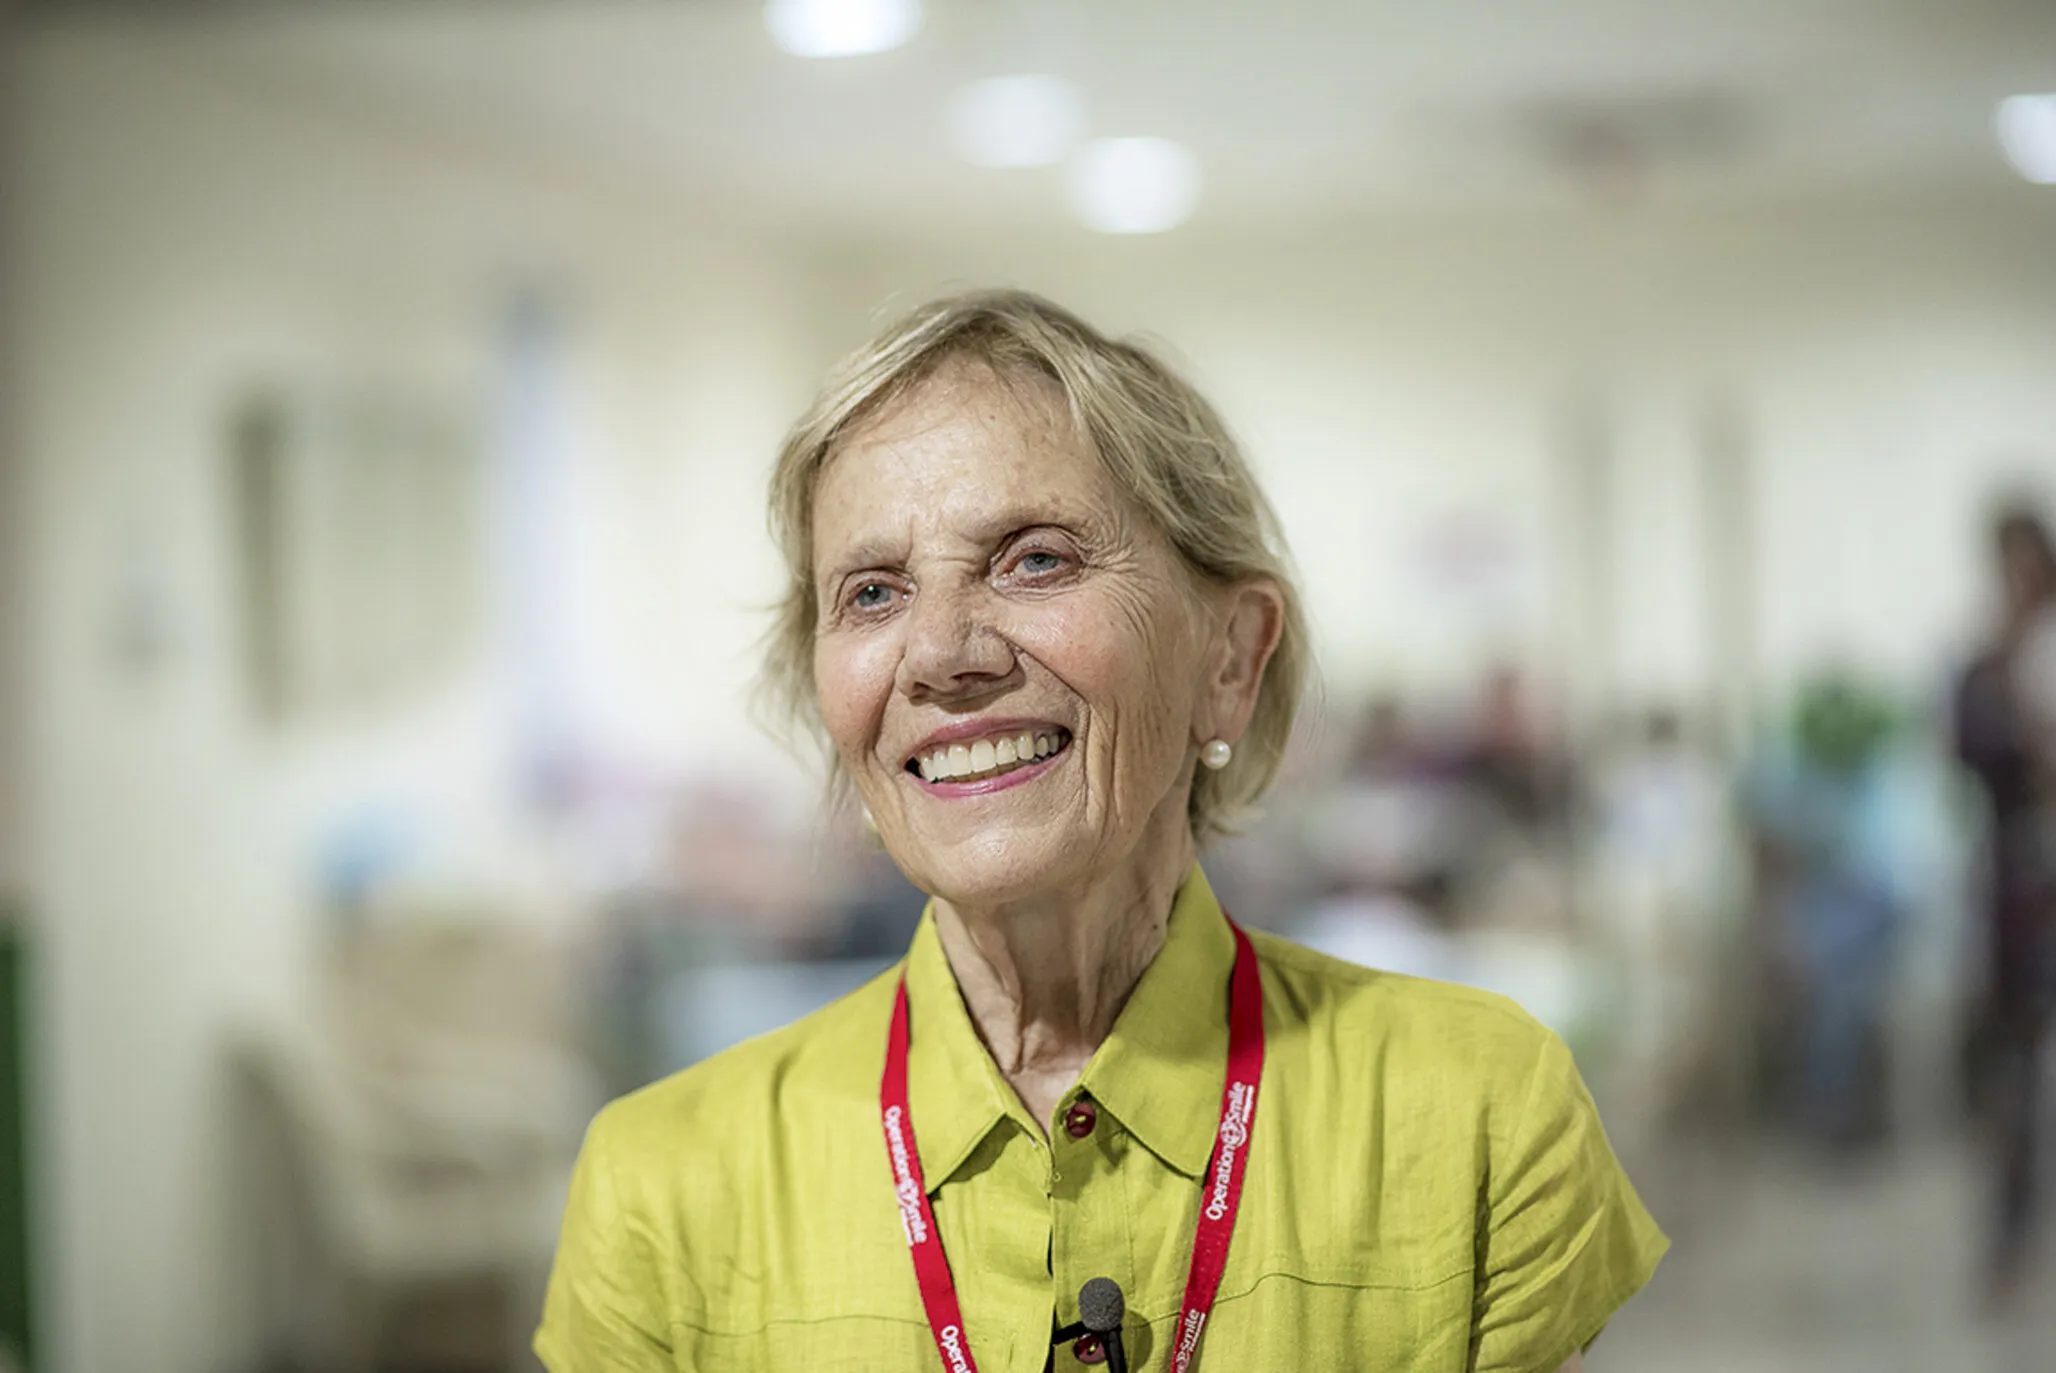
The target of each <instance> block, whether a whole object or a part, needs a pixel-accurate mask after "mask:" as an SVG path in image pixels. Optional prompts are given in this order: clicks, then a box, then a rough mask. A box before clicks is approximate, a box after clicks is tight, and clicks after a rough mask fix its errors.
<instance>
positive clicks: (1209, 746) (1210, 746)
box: [1199, 739, 1235, 772]
mask: <svg viewBox="0 0 2056 1373" xmlns="http://www.w3.org/2000/svg"><path fill="white" fill-rule="evenodd" d="M1234 756H1235V747H1234V745H1232V744H1230V743H1229V742H1228V741H1227V740H1226V739H1209V740H1207V741H1206V747H1205V748H1202V749H1201V750H1200V751H1199V761H1200V762H1202V763H1205V764H1206V765H1207V767H1208V768H1210V769H1212V770H1213V771H1215V772H1219V771H1220V770H1221V769H1222V768H1224V767H1226V766H1228V760H1229V759H1230V758H1233V757H1234Z"/></svg>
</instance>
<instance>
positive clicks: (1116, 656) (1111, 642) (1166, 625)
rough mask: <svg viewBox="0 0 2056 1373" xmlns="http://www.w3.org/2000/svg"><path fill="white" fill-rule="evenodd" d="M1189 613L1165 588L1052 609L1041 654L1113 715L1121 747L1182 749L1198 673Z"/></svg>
mask: <svg viewBox="0 0 2056 1373" xmlns="http://www.w3.org/2000/svg"><path fill="white" fill-rule="evenodd" d="M1188 620H1189V617H1188V616H1187V615H1186V614H1185V613H1184V607H1183V606H1181V605H1179V604H1176V603H1175V602H1169V601H1167V600H1166V599H1165V598H1164V597H1163V596H1162V595H1161V593H1159V594H1157V595H1141V594H1114V595H1109V596H1106V597H1104V598H1095V602H1094V603H1091V604H1086V603H1082V602H1081V603H1075V604H1073V605H1070V606H1066V607H1065V608H1064V612H1063V613H1061V614H1058V615H1053V616H1051V617H1050V618H1049V620H1048V621H1047V622H1046V623H1045V624H1044V625H1042V626H1041V633H1040V634H1039V635H1038V637H1039V638H1040V639H1041V640H1042V643H1041V645H1040V646H1039V649H1038V652H1037V656H1038V657H1040V658H1041V659H1042V661H1043V662H1044V663H1045V664H1046V665H1048V666H1049V667H1050V669H1051V670H1052V671H1054V672H1056V673H1057V674H1058V675H1059V676H1061V677H1062V678H1063V679H1064V681H1065V683H1066V684H1067V685H1068V686H1070V688H1071V689H1072V690H1073V691H1075V692H1077V693H1078V695H1079V696H1080V697H1082V698H1083V699H1084V701H1085V704H1086V705H1087V706H1088V707H1089V708H1090V709H1091V710H1093V711H1094V712H1096V713H1101V714H1105V715H1109V716H1111V717H1112V718H1111V723H1112V724H1113V726H1114V742H1115V743H1116V744H1117V746H1118V747H1119V749H1120V751H1121V752H1122V753H1124V754H1132V752H1133V751H1134V750H1137V749H1140V750H1142V751H1144V752H1150V753H1154V752H1157V751H1160V750H1164V749H1170V750H1172V751H1181V752H1182V750H1183V748H1184V736H1185V734H1186V733H1187V731H1188V730H1189V729H1190V726H1191V721H1190V719H1189V709H1190V705H1191V701H1192V695H1193V692H1192V686H1193V683H1194V681H1196V680H1197V673H1198V667H1197V665H1196V663H1195V662H1194V661H1193V649H1192V637H1191V635H1190V633H1189V632H1188V630H1189V625H1188ZM1166 741H1169V742H1168V743H1167V742H1166Z"/></svg>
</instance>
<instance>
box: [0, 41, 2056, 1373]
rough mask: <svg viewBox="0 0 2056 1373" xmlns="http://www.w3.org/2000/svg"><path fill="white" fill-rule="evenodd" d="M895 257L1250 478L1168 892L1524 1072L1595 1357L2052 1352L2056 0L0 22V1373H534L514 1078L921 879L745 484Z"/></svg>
mask: <svg viewBox="0 0 2056 1373" xmlns="http://www.w3.org/2000/svg"><path fill="white" fill-rule="evenodd" d="M972 287H990V288H1021V289H1023V290H1026V291H1031V292H1035V293H1038V294H1040V295H1044V296H1047V297H1048V298H1049V299H1051V300H1053V301H1056V302H1058V303H1059V304H1061V305H1062V306H1064V307H1065V308H1067V309H1069V310H1072V311H1075V312H1076V313H1077V314H1078V315H1079V316H1081V317H1082V318H1084V319H1085V320H1087V321H1089V322H1090V323H1091V324H1092V325H1093V326H1094V327H1096V328H1098V329H1100V330H1102V331H1104V332H1105V333H1107V334H1108V335H1111V336H1115V337H1127V336H1131V335H1132V336H1138V337H1141V338H1143V339H1145V340H1151V341H1153V343H1152V346H1153V347H1157V348H1159V349H1161V351H1162V352H1163V353H1164V355H1165V356H1166V357H1167V358H1169V359H1170V360H1171V361H1172V363H1173V364H1174V366H1175V368H1176V370H1177V371H1178V372H1179V373H1180V374H1182V375H1183V376H1186V377H1188V378H1189V379H1190V380H1191V381H1192V383H1193V385H1194V386H1195V387H1196V388H1197V389H1198V390H1199V391H1200V392H1202V393H1204V394H1205V395H1206V396H1207V397H1208V398H1209V399H1210V400H1211V401H1212V402H1213V403H1214V404H1216V405H1217V406H1218V408H1219V409H1220V411H1221V413H1222V415H1223V416H1224V417H1225V420H1226V423H1227V426H1228V428H1229V429H1231V430H1232V431H1233V432H1234V434H1235V436H1236V438H1237V439H1238V440H1239V441H1240V443H1241V445H1242V447H1243V449H1244V450H1245V451H1246V453H1247V456H1248V460H1249V464H1250V466H1251V468H1252V469H1253V471H1254V472H1255V474H1256V476H1257V477H1258V478H1259V479H1260V481H1261V484H1262V487H1263V490H1264V491H1265V492H1266V493H1267V494H1268V497H1269V499H1270V501H1271V503H1272V504H1273V505H1274V506H1275V508H1276V514H1277V518H1278V522H1279V524H1280V526H1281V527H1282V530H1283V534H1284V537H1285V540H1286V541H1287V542H1288V543H1289V545H1290V549H1291V555H1292V562H1293V565H1294V568H1295V577H1296V579H1297V581H1298V583H1299V584H1300V585H1301V586H1302V587H1303V588H1304V595H1305V609H1306V618H1307V620H1308V622H1309V626H1310V630H1309V635H1308V638H1309V640H1310V643H1311V645H1312V657H1313V660H1314V667H1315V671H1314V677H1315V679H1316V680H1315V683H1314V685H1313V688H1312V689H1311V690H1309V691H1308V692H1306V693H1305V694H1304V697H1303V701H1302V703H1301V705H1300V709H1299V714H1298V717H1297V720H1298V723H1297V725H1296V727H1295V732H1294V734H1293V736H1292V739H1291V743H1290V746H1289V748H1288V749H1287V750H1286V751H1285V753H1284V761H1283V763H1282V765H1281V768H1280V771H1279V773H1278V780H1277V782H1276V784H1275V786H1274V787H1273V789H1272V790H1271V791H1270V792H1269V794H1268V795H1267V797H1266V798H1265V801H1264V805H1263V813H1262V815H1261V816H1260V817H1258V818H1257V819H1256V820H1255V821H1254V822H1253V823H1252V824H1250V825H1249V826H1248V828H1247V829H1246V831H1245V832H1243V833H1239V834H1236V835H1234V836H1232V837H1230V838H1227V839H1225V840H1222V841H1221V842H1218V843H1215V844H1212V845H1210V846H1208V847H1207V848H1205V849H1204V850H1203V851H1202V853H1201V861H1202V863H1203V866H1204V871H1205V873H1206V876H1207V878H1208V880H1209V882H1210V883H1211V884H1212V886H1213V888H1214V890H1215V891H1217V892H1218V894H1219V895H1220V897H1221V901H1222V904H1223V905H1224V906H1225V907H1226V908H1227V909H1228V910H1230V911H1232V912H1233V914H1234V918H1235V919H1236V920H1237V921H1240V922H1242V923H1244V924H1246V925H1247V926H1249V927H1251V928H1253V929H1260V930H1265V931H1269V932H1272V933H1275V934H1278V935H1281V936H1284V937H1287V938H1290V939H1294V940H1298V941H1300V942H1303V943H1305V944H1308V945H1311V946H1312V947H1314V948H1316V949H1319V950H1321V951H1323V952H1324V953H1327V954H1330V955H1332V956H1334V957H1336V958H1340V959H1345V960H1348V961H1351V962H1354V963H1358V964H1362V965H1366V966H1369V967H1375V968H1380V969H1385V970H1388V971H1391V972H1396V973H1402V974H1407V975H1412V976H1423V977H1429V978H1436V979H1443V980H1448V981H1454V982H1460V983H1465V984H1468V985H1470V986H1474V987H1478V988H1483V989H1486V990H1489V991H1492V992H1496V993H1500V994H1503V995H1505V996H1507V997H1510V998H1512V999H1513V1000H1514V1001H1515V1002H1517V1003H1519V1005H1520V1006H1521V1007H1523V1008H1525V1010H1526V1011H1527V1012H1528V1013H1530V1014H1531V1015H1532V1016H1533V1017H1534V1018H1535V1019H1536V1020H1538V1021H1540V1022H1541V1023H1542V1024H1543V1025H1545V1026H1547V1027H1548V1028H1549V1029H1550V1030H1552V1031H1554V1032H1555V1033H1556V1034H1557V1035H1558V1036H1560V1037H1561V1039H1562V1041H1563V1043H1564V1044H1565V1045H1567V1046H1568V1048H1569V1051H1570V1054H1571V1056H1572V1057H1573V1058H1574V1060H1575V1065H1576V1069H1577V1074H1581V1075H1582V1079H1583V1081H1585V1082H1587V1083H1589V1084H1590V1091H1591V1097H1592V1100H1593V1102H1594V1103H1596V1108H1597V1111H1598V1113H1599V1118H1600V1119H1602V1120H1603V1121H1604V1123H1605V1127H1606V1133H1607V1134H1608V1136H1609V1138H1610V1139H1611V1141H1612V1144H1613V1148H1614V1151H1615V1152H1616V1153H1617V1154H1618V1156H1619V1159H1620V1161H1621V1163H1622V1165H1623V1166H1624V1168H1625V1170H1626V1173H1627V1175H1628V1177H1629V1178H1630V1179H1632V1181H1633V1183H1634V1185H1635V1187H1636V1188H1638V1189H1639V1190H1640V1192H1641V1195H1642V1196H1643V1198H1644V1200H1645V1201H1646V1202H1647V1205H1648V1207H1649V1209H1650V1211H1651V1213H1652V1214H1653V1216H1654V1218H1655V1220H1656V1222H1657V1223H1658V1224H1659V1225H1660V1226H1661V1227H1662V1228H1663V1230H1664V1231H1665V1232H1666V1233H1667V1234H1668V1235H1669V1236H1670V1238H1671V1241H1672V1248H1671V1250H1670V1252H1669V1254H1668V1256H1667V1257H1665V1258H1664V1260H1663V1262H1662V1265H1661V1267H1660V1268H1659V1269H1658V1271H1657V1276H1656V1277H1655V1279H1654V1281H1653V1283H1652V1284H1651V1285H1650V1286H1649V1287H1648V1288H1647V1289H1646V1290H1645V1291H1643V1292H1642V1293H1641V1295H1639V1296H1637V1297H1635V1298H1634V1299H1632V1300H1630V1301H1629V1302H1628V1304H1627V1305H1626V1306H1625V1307H1624V1308H1623V1309H1622V1310H1621V1313H1620V1315H1619V1317H1618V1318H1617V1320H1616V1321H1615V1322H1614V1324H1613V1325H1612V1326H1611V1327H1610V1328H1609V1330H1608V1331H1607V1332H1606V1333H1605V1335H1604V1336H1603V1337H1602V1338H1601V1339H1600V1340H1599V1342H1598V1343H1597V1344H1596V1345H1595V1346H1594V1347H1593V1349H1592V1351H1591V1353H1590V1355H1589V1359H1588V1367H1589V1368H1590V1369H1591V1370H1592V1373H1758V1371H1759V1370H1760V1371H1761V1373H1785V1371H1786V1370H1792V1371H1793V1373H1799V1371H1800V1370H1804V1373H1845V1371H1846V1373H1896V1371H1897V1370H1901V1369H1904V1370H1909V1371H1910V1370H1922V1371H1923V1373H1926V1371H1927V1370H1940V1371H1941V1373H1986V1370H1991V1371H1992V1373H2050V1370H2052V1369H2056V1157H2052V1154H2056V1144H2052V1143H2051V1141H2052V1140H2056V1063H2052V1062H2051V1059H2052V1057H2056V1053H2052V1051H2051V1049H2050V1043H2049V1042H2050V1040H2051V1038H2052V1032H2051V1027H2052V1024H2056V539H2052V535H2051V531H2052V530H2056V4H2050V3H2047V0H1816V2H1815V3H1808V4H1804V5H1793V4H1785V3H1773V2H1772V0H1727V2H1726V3H1719V2H1718V0H1644V3H1630V2H1629V0H1566V3H1562V4H1556V5H1550V6H1546V7H1509V6H1505V5H1497V4H1490V3H1486V0H1449V2H1448V3H1440V4H1434V5H1423V4H1402V3H1398V0H1274V2H1273V3H1267V4H1262V5H1258V4H1254V3H1231V2H1230V0H1192V3H1179V4H1168V5H1167V4H1160V3H1151V0H522V3H508V4H498V3H495V4H485V3H476V2H475V0H408V2H407V3H397V2H395V3H383V4H372V5H365V4H349V3H344V2H343V0H296V2H295V3H265V2H259V0H253V2H251V3H206V2H203V0H0V1373H130V1371H131V1370H149V1373H517V1370H518V1371H519V1373H534V1370H535V1369H536V1368H537V1362H536V1359H535V1357H534V1355H533V1354H531V1353H530V1351H529V1340H530V1338H531V1336H532V1335H533V1333H534V1331H535V1329H536V1323H537V1315H538V1311H539V1309H540V1304H541V1301H542V1290H543V1284H544V1282H545V1279H546V1277H547V1275H548V1273H549V1271H550V1264H551V1261H552V1256H553V1253H554V1252H555V1249H556V1246H557V1243H558V1235H559V1226H560V1222H561V1218H562V1216H563V1214H564V1211H565V1200H566V1192H567V1189H568V1188H569V1186H570V1178H571V1169H572V1163H573V1159H574V1158H575V1157H576V1156H577V1155H578V1151H579V1149H580V1146H581V1140H582V1139H583V1138H584V1136H585V1133H586V1130H587V1126H588V1123H589V1122H590V1121H591V1120H592V1119H593V1117H594V1113H595V1112H596V1111H597V1110H598V1109H599V1108H600V1107H601V1105H602V1104H603V1103H605V1102H607V1101H609V1100H610V1099H613V1098H616V1097H619V1096H621V1095H622V1094H624V1093H629V1092H632V1091H634V1090H636V1089H638V1088H641V1087H643V1086H645V1085H647V1084H650V1083H653V1082H656V1081H658V1080H660V1079H663V1078H665V1077H666V1076H667V1075H669V1074H673V1073H676V1072H678V1071H679V1070H681V1069H685V1068H688V1067H691V1066H692V1065H694V1064H698V1063H700V1062H702V1061H703V1060H705V1059H707V1058H708V1057H710V1056H711V1055H714V1054H716V1053H718V1052H720V1051H722V1050H723V1049H726V1048H728V1047H730V1046H732V1045H735V1044H737V1043H738V1042H740V1041H742V1040H745V1039H747V1038H750V1037H751V1036H754V1035H758V1034H761V1033H764V1032H766V1031H770V1030H773V1029H776V1028H778V1027H780V1026H782V1025H785V1024H787V1023H789V1022H791V1021H793V1020H795V1019H797V1018H799V1017H801V1016H803V1015H806V1014H808V1013H809V1012H811V1011H813V1010H815V1009H817V1008H819V1007H821V1006H823V1005H825V1004H827V1003H829V1002H831V1001H833V1000H834V999H836V998H838V997H840V996H842V995H844V994H845V993H848V992H850V991H851V990H852V989H855V988H858V987H860V986H862V985H863V984H865V983H866V982H867V981H868V980H870V979H872V978H874V977H876V976H877V975H878V974H879V973H881V972H883V971H884V970H886V969H888V968H889V967H891V966H892V965H893V964H894V962H895V960H897V959H899V958H900V957H901V955H902V953H903V952H904V951H905V950H906V949H907V947H908V941H909V939H910V938H911V937H912V935H913V932H914V930H915V927H916V924H917V922H918V921H919V919H920V916H921V912H922V909H923V902H924V897H923V895H922V893H921V892H919V891H917V890H916V889H915V887H914V886H913V885H912V884H911V883H910V882H909V880H908V879H907V878H906V877H905V876H904V875H903V874H902V872H901V871H900V869H899V868H898V867H897V866H895V863H894V860H893V859H892V857H890V856H889V855H888V853H887V852H886V850H885V849H884V848H883V847H882V844H881V840H880V839H879V837H878V835H877V834H876V832H875V831H873V830H867V828H866V825H865V820H866V819H867V818H869V816H868V813H867V812H863V811H861V809H860V807H859V806H857V805H855V804H852V803H851V802H850V801H849V800H848V798H847V797H846V796H844V797H842V799H840V800H838V799H837V796H838V795H839V794H838V793H835V792H834V791H833V789H832V787H831V785H830V782H829V769H828V768H827V767H826V766H825V763H826V757H825V755H824V750H823V749H822V748H821V747H819V746H817V745H816V744H815V743H813V742H811V741H809V740H808V739H805V738H800V739H798V740H792V739H785V738H781V737H778V736H777V734H776V732H775V731H774V730H768V729H766V728H764V727H763V726H764V722H765V719H766V716H767V713H768V712H767V709H766V703H767V693H766V691H765V689H764V686H763V682H762V679H761V677H760V667H761V665H762V663H763V662H764V646H765V643H766V634H767V632H768V631H769V629H770V618H769V612H768V608H769V607H771V606H773V605H775V604H777V602H778V597H779V595H780V594H781V588H782V587H783V586H784V585H785V580H784V579H785V578H786V577H787V571H786V569H785V568H784V566H783V565H782V564H781V561H780V558H779V555H778V553H777V552H776V551H775V550H774V546H773V542H772V539H771V535H770V533H769V532H768V527H767V519H768V517H767V488H768V483H769V481H770V478H771V475H772V470H773V464H774V461H775V460H776V458H777V455H778V453H779V451H780V445H781V442H782V440H783V436H784V435H785V434H786V433H787V430H788V426H789V425H790V424H791V422H792V420H793V417H794V416H795V415H799V414H801V413H802V412H803V409H804V407H805V406H806V404H807V402H808V398H809V397H810V396H811V395H813V394H814V390H815V387H816V386H817V384H818V381H819V379H820V378H821V376H822V375H823V374H824V373H825V372H826V371H827V369H829V368H830V367H831V366H832V365H833V364H834V363H835V361H836V359H838V358H840V357H843V356H844V355H845V354H847V353H848V352H849V351H850V350H851V349H852V348H854V347H856V346H857V345H858V344H859V343H860V342H861V341H862V340H864V339H866V338H868V337H871V336H872V335H873V334H874V333H875V332H876V330H877V329H878V328H879V326H880V325H881V324H882V323H883V322H884V321H885V320H887V319H890V318H893V317H896V316H898V315H900V314H901V313H902V312H904V311H906V310H908V309H910V308H911V307H913V306H915V305H917V304H919V303H920V302H922V301H925V300H929V299H932V298H934V297H936V296H938V295H941V294H943V293H946V292H954V291H960V290H964V289H967V288H972ZM994 756H995V757H997V755H996V754H995V755H994ZM895 776H897V774H895ZM1566 1061H1570V1060H1566ZM1593 1133H1594V1136H1595V1137H1596V1132H1593ZM1597 1152H1604V1151H1597ZM885 1167H886V1163H885V1161H884V1160H883V1159H882V1158H881V1159H880V1161H879V1170H880V1172H879V1182H880V1185H881V1186H883V1185H885V1182H886V1175H885V1173H884V1169H885ZM1037 1357H1038V1358H1039V1357H1040V1355H1039V1352H1038V1354H1037ZM1057 1366H1058V1367H1059V1368H1060V1369H1061V1368H1062V1367H1063V1360H1062V1359H1059V1360H1058V1364H1057ZM1154 1366H1155V1365H1152V1367H1154ZM1544 1373H1547V1370H1544Z"/></svg>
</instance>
